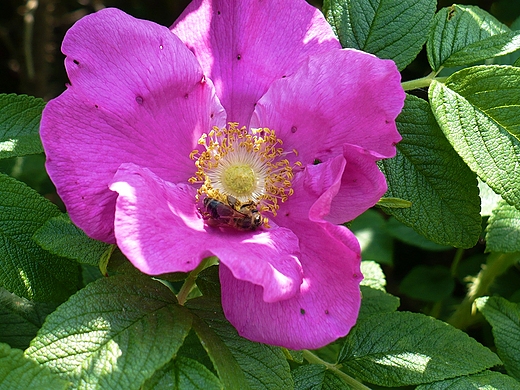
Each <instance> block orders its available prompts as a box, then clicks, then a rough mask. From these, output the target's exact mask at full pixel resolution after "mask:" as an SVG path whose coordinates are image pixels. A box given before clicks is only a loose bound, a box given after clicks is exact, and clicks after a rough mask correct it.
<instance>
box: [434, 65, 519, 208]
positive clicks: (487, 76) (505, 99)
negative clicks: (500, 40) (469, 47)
mask: <svg viewBox="0 0 520 390" xmlns="http://www.w3.org/2000/svg"><path fill="white" fill-rule="evenodd" d="M429 96H430V101H431V104H432V109H433V112H434V115H435V117H436V118H437V122H438V123H439V125H440V127H441V129H442V131H443V132H444V134H445V135H446V138H447V139H448V140H449V141H450V143H451V144H452V145H453V147H454V148H455V150H456V151H457V153H458V154H459V155H460V156H461V157H462V158H463V159H464V161H465V162H466V164H468V166H469V167H470V168H471V169H472V170H473V171H474V172H475V173H476V174H477V175H478V176H479V177H480V178H481V179H482V180H483V181H484V182H485V183H486V184H487V185H488V186H490V187H491V188H492V189H493V191H495V193H497V194H499V195H500V196H501V197H502V198H503V199H505V200H506V201H507V202H508V203H510V204H513V205H515V206H516V207H517V208H519V209H520V186H519V185H518V183H520V141H519V138H520V121H519V120H518V118H520V105H519V104H518V102H519V101H520V68H515V67H512V66H498V65H490V66H475V67H472V68H466V69H463V70H461V71H458V72H456V73H454V74H453V75H451V76H450V77H449V78H448V79H447V80H446V82H445V84H441V83H439V82H437V81H435V80H434V81H433V82H432V84H431V86H430V90H429Z"/></svg>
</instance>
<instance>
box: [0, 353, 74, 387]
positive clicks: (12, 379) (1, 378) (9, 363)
mask: <svg viewBox="0 0 520 390" xmlns="http://www.w3.org/2000/svg"><path fill="white" fill-rule="evenodd" d="M0 388H1V389H2V390H20V389H45V390H65V389H68V388H69V384H68V383H67V382H66V381H64V380H63V379H61V378H60V377H58V376H57V375H54V374H51V372H50V371H49V370H48V369H47V368H45V367H42V366H40V365H38V364H37V363H35V362H33V361H32V360H30V359H27V358H25V357H24V356H23V351H21V350H19V349H11V348H9V346H8V345H7V344H1V343H0Z"/></svg>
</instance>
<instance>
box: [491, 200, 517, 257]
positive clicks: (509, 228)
mask: <svg viewBox="0 0 520 390" xmlns="http://www.w3.org/2000/svg"><path fill="white" fill-rule="evenodd" d="M486 251H487V252H504V253H513V252H520V210H518V209H517V208H516V207H514V206H511V205H510V204H509V203H507V202H505V201H503V200H502V201H500V202H499V203H498V206H497V207H496V208H495V209H494V210H493V214H492V215H491V217H490V218H489V221H488V225H487V227H486Z"/></svg>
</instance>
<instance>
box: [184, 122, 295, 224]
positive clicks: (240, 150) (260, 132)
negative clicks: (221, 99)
mask: <svg viewBox="0 0 520 390" xmlns="http://www.w3.org/2000/svg"><path fill="white" fill-rule="evenodd" d="M198 143H199V145H201V146H202V147H201V148H200V149H201V150H198V149H197V150H194V151H193V152H191V153H190V158H191V159H192V160H194V161H195V166H196V172H195V175H194V176H193V177H191V178H190V179H189V182H190V183H192V184H197V183H199V184H201V186H200V187H199V189H198V191H197V198H198V199H200V198H201V197H210V198H213V199H216V200H219V201H221V202H225V203H226V204H228V203H229V202H228V199H229V198H230V197H231V198H234V199H236V200H237V202H236V203H234V204H233V205H232V207H234V208H235V209H236V210H240V207H241V206H242V205H245V204H254V205H256V207H258V210H259V211H260V212H261V213H262V214H263V213H271V214H272V215H273V216H276V213H277V210H278V209H279V207H280V206H279V204H280V202H285V201H287V199H288V198H289V196H291V195H292V194H293V192H294V190H293V188H292V179H293V177H294V169H295V167H301V163H300V162H299V161H296V162H295V163H293V164H291V162H290V161H289V160H288V159H287V157H286V156H287V155H288V154H294V155H295V156H297V155H298V153H297V151H296V150H290V151H289V152H286V151H284V148H283V142H282V140H281V139H279V138H278V137H277V136H276V133H275V131H274V130H271V129H268V128H259V129H251V130H250V131H248V130H247V129H246V128H245V127H241V128H239V127H238V123H229V124H228V126H227V127H226V128H218V127H214V128H213V129H212V130H211V131H210V132H209V133H207V134H203V135H202V136H201V137H200V139H199V141H198ZM265 221H266V224H267V218H266V219H265Z"/></svg>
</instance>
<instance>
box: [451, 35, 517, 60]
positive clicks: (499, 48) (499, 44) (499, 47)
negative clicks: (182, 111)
mask: <svg viewBox="0 0 520 390" xmlns="http://www.w3.org/2000/svg"><path fill="white" fill-rule="evenodd" d="M518 49H520V32H518V31H509V32H505V33H502V34H497V35H492V36H490V37H489V38H485V39H483V40H481V41H477V42H474V43H472V44H471V45H468V46H466V47H465V48H464V49H462V50H460V51H458V52H456V53H453V54H452V55H451V56H449V57H448V59H447V60H446V61H444V64H443V66H445V67H448V68H449V67H453V66H462V65H471V64H474V63H476V62H479V61H483V60H486V59H488V58H493V57H498V56H503V55H506V54H510V53H513V52H515V51H517V50H518Z"/></svg>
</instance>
